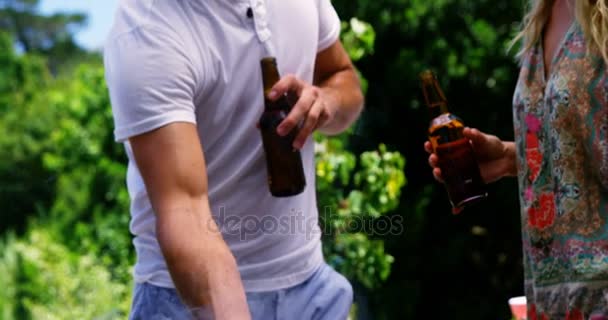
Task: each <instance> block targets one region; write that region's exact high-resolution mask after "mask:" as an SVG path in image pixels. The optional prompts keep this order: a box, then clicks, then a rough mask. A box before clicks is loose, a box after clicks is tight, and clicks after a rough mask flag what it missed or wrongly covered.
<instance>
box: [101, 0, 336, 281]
mask: <svg viewBox="0 0 608 320" xmlns="http://www.w3.org/2000/svg"><path fill="white" fill-rule="evenodd" d="M248 8H252V10H251V13H252V15H251V17H248ZM339 32H340V20H339V19H338V16H337V14H336V12H335V10H334V8H333V7H332V5H331V3H330V0H288V1H287V0H123V1H121V2H120V7H119V9H118V11H117V13H116V16H115V22H114V26H113V28H112V31H111V33H110V36H109V38H108V41H107V44H106V47H105V52H104V59H105V67H106V78H107V82H108V87H109V91H110V96H111V101H112V108H113V114H114V120H115V137H116V140H117V141H119V142H124V143H125V147H126V150H127V154H128V157H129V165H128V173H127V186H128V190H129V194H130V197H131V224H130V230H131V232H132V233H133V234H134V236H135V238H134V241H133V243H134V245H135V249H136V252H137V263H136V265H135V271H134V275H135V280H136V282H138V283H142V282H148V283H151V284H153V285H157V286H161V287H174V285H173V282H172V281H171V277H170V275H169V272H168V271H167V266H166V264H165V261H164V259H163V255H162V253H161V250H160V248H159V244H158V241H157V239H156V231H155V215H154V213H153V210H152V207H151V204H150V200H149V198H148V194H147V192H146V188H145V186H144V183H143V180H142V177H141V174H140V172H139V170H138V168H137V165H136V163H135V161H134V160H133V154H132V151H131V148H130V146H129V143H128V141H127V140H128V138H129V137H132V136H135V135H139V134H142V133H145V132H148V131H151V130H153V129H156V128H159V127H162V126H165V125H167V124H169V123H173V122H190V123H194V124H196V126H197V127H198V132H199V136H200V139H201V144H202V146H203V150H204V153H205V158H206V162H207V175H208V179H209V199H210V204H211V209H212V213H213V215H214V218H215V220H216V222H217V224H218V225H219V227H220V228H221V229H222V233H223V236H224V239H225V241H226V242H227V244H228V245H229V247H230V249H231V250H232V252H233V254H234V256H235V257H236V260H237V263H238V266H239V270H240V273H241V278H242V280H243V283H244V286H245V290H246V291H268V290H277V289H281V288H286V287H290V286H293V285H296V284H299V283H301V282H302V281H304V280H305V279H306V278H307V277H309V276H310V275H311V274H312V273H313V272H314V270H315V269H316V268H317V267H318V266H319V265H320V264H321V263H323V256H322V252H321V243H320V230H319V227H318V224H317V223H318V212H317V203H316V196H315V166H314V154H313V143H312V140H311V139H309V141H308V142H307V143H306V145H305V146H304V148H303V150H302V157H303V163H304V168H305V173H306V180H307V187H306V189H305V190H304V192H303V193H302V194H300V195H298V196H295V197H290V198H274V197H272V196H271V195H270V192H269V190H268V186H267V184H266V181H267V178H266V164H265V159H264V152H263V148H262V140H261V135H260V132H259V131H258V129H257V128H256V123H257V121H258V119H259V117H260V115H261V113H262V111H263V108H264V103H263V96H262V78H261V70H260V59H261V58H263V57H265V56H267V55H269V54H272V55H274V56H276V58H277V61H278V65H279V71H280V72H281V74H283V75H286V74H295V75H296V76H297V77H299V78H301V79H303V80H304V81H307V82H309V83H310V82H311V81H312V79H313V70H314V64H315V58H316V54H317V53H318V52H319V51H321V50H323V49H325V48H327V47H329V46H330V45H331V44H333V43H335V41H336V40H338V36H339ZM268 50H270V51H273V52H270V53H269V52H267V51H268ZM168 165H169V164H168Z"/></svg>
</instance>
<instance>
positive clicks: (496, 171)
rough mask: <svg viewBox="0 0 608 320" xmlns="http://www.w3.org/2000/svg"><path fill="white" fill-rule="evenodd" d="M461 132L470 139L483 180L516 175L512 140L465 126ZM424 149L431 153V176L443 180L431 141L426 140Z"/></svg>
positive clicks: (488, 181) (489, 181) (492, 180)
mask: <svg viewBox="0 0 608 320" xmlns="http://www.w3.org/2000/svg"><path fill="white" fill-rule="evenodd" d="M463 134H464V136H465V137H466V138H468V139H469V140H471V144H472V145H473V150H474V152H475V156H476V157H477V161H478V164H479V171H480V173H481V177H482V179H483V180H484V182H486V183H491V182H494V181H497V180H499V179H501V178H503V177H506V176H516V175H517V166H516V163H515V144H514V143H513V142H503V141H502V140H500V139H499V138H498V137H496V136H493V135H489V134H485V133H483V132H481V131H479V130H477V129H471V128H465V129H464V131H463ZM424 149H425V150H426V152H428V153H430V154H431V155H430V156H429V165H430V166H431V168H433V176H434V177H435V179H436V180H437V181H439V182H443V177H442V176H441V169H439V158H438V157H437V155H436V154H435V153H433V150H432V146H431V143H430V142H428V141H427V142H426V143H425V144H424Z"/></svg>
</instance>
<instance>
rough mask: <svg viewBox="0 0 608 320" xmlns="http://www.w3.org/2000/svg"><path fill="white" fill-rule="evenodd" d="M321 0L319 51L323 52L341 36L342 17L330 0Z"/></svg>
mask: <svg viewBox="0 0 608 320" xmlns="http://www.w3.org/2000/svg"><path fill="white" fill-rule="evenodd" d="M318 1H319V44H318V48H317V52H321V51H323V50H325V49H327V48H329V46H331V45H332V44H334V43H335V42H336V41H337V40H338V38H339V37H340V18H339V17H338V13H337V12H336V9H335V8H334V6H333V5H332V4H331V1H330V0H318Z"/></svg>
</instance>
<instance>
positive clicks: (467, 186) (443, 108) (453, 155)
mask: <svg viewBox="0 0 608 320" xmlns="http://www.w3.org/2000/svg"><path fill="white" fill-rule="evenodd" d="M420 81H421V83H422V93H423V94H424V100H425V102H426V105H427V107H428V108H429V112H430V114H431V123H430V126H429V131H428V137H429V141H430V142H431V145H432V146H433V151H434V153H435V154H436V155H437V158H438V160H439V169H441V176H442V178H443V180H444V183H445V186H446V189H447V192H448V196H449V198H450V202H451V204H452V208H453V212H454V213H459V212H460V211H462V209H464V207H466V206H467V205H470V204H472V203H475V202H477V201H479V200H481V199H484V198H486V197H487V195H488V194H487V191H486V187H485V184H484V183H483V180H482V178H481V174H480V172H479V165H478V164H477V160H476V159H475V154H474V152H473V148H472V146H471V144H470V142H469V139H467V138H466V137H465V136H464V135H463V129H464V124H463V122H462V120H461V119H460V118H458V117H457V116H455V115H454V114H452V113H450V112H449V111H448V103H447V99H446V98H445V95H444V94H443V91H442V90H441V87H440V86H439V82H438V81H437V77H436V76H435V74H434V73H433V72H432V71H430V70H426V71H423V72H422V73H420Z"/></svg>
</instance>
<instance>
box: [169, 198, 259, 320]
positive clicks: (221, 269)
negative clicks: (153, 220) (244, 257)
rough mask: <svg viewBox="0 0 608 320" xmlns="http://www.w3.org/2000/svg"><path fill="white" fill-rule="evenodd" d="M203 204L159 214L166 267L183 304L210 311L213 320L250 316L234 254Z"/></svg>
mask: <svg viewBox="0 0 608 320" xmlns="http://www.w3.org/2000/svg"><path fill="white" fill-rule="evenodd" d="M204 208H207V210H208V206H206V205H200V204H199V205H196V206H190V207H189V208H184V209H178V210H173V212H171V213H166V212H165V213H163V214H161V215H159V216H160V217H164V218H159V219H158V220H157V235H158V240H159V243H160V246H161V248H162V251H163V255H164V257H165V260H166V262H167V267H168V269H169V272H170V273H171V277H172V279H173V282H174V283H175V286H176V289H177V291H178V292H179V294H180V296H181V298H182V300H183V301H184V303H185V304H186V305H187V306H188V307H190V308H201V307H203V308H204V309H207V310H209V311H210V312H211V313H212V314H213V317H214V319H249V311H248V308H247V300H246V298H245V293H244V290H243V286H242V283H241V280H240V275H239V272H238V269H237V265H236V262H235V260H234V257H233V256H232V254H231V253H230V250H229V249H228V247H227V246H226V244H225V243H224V241H223V239H222V236H221V234H220V233H219V231H218V229H217V227H216V225H215V222H214V221H213V220H212V219H211V218H209V219H208V221H203V220H202V219H201V217H205V216H207V217H211V215H210V214H201V213H200V212H197V211H199V210H205V209H204Z"/></svg>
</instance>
